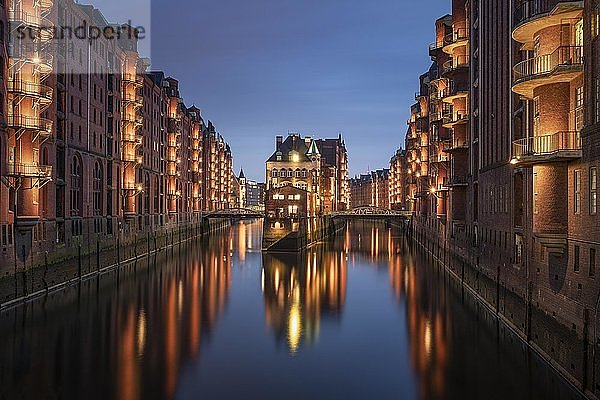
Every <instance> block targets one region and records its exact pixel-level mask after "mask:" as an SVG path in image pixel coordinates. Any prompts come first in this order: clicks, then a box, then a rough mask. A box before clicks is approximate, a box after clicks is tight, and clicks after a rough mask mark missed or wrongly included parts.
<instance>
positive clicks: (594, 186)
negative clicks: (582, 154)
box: [590, 167, 598, 215]
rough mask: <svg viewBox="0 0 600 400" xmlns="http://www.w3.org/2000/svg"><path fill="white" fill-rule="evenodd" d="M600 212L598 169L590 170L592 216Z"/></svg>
mask: <svg viewBox="0 0 600 400" xmlns="http://www.w3.org/2000/svg"><path fill="white" fill-rule="evenodd" d="M597 212H598V169H597V168H596V167H592V168H590V214H591V215H596V213H597Z"/></svg>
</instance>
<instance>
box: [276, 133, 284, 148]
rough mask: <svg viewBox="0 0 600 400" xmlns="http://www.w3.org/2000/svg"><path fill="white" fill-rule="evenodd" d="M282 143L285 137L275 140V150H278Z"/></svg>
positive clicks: (278, 137)
mask: <svg viewBox="0 0 600 400" xmlns="http://www.w3.org/2000/svg"><path fill="white" fill-rule="evenodd" d="M282 143H283V136H277V137H276V138H275V149H278V148H279V146H281V144H282Z"/></svg>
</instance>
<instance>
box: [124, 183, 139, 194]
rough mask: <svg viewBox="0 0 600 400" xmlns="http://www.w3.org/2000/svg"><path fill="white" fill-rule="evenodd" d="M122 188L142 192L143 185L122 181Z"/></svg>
mask: <svg viewBox="0 0 600 400" xmlns="http://www.w3.org/2000/svg"><path fill="white" fill-rule="evenodd" d="M123 190H130V191H134V192H140V193H141V192H142V190H143V185H142V184H141V183H135V182H123Z"/></svg>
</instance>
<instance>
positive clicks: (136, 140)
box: [121, 133, 143, 145]
mask: <svg viewBox="0 0 600 400" xmlns="http://www.w3.org/2000/svg"><path fill="white" fill-rule="evenodd" d="M121 139H123V141H125V142H131V143H136V144H138V145H141V144H142V139H143V138H142V137H141V136H139V135H132V134H128V133H124V134H123V135H121Z"/></svg>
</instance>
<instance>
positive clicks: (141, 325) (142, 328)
mask: <svg viewBox="0 0 600 400" xmlns="http://www.w3.org/2000/svg"><path fill="white" fill-rule="evenodd" d="M144 347H146V313H145V312H144V310H143V309H142V310H141V311H140V315H139V316H138V321H137V351H138V355H139V356H140V357H141V356H143V355H144Z"/></svg>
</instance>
